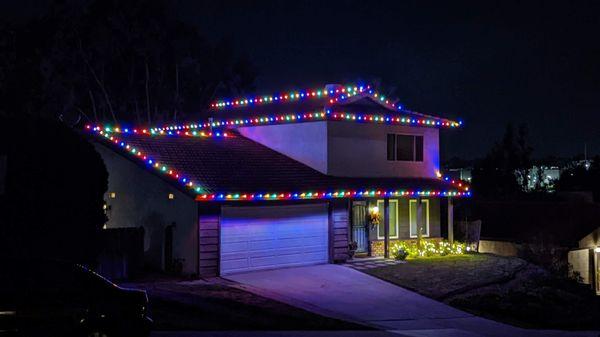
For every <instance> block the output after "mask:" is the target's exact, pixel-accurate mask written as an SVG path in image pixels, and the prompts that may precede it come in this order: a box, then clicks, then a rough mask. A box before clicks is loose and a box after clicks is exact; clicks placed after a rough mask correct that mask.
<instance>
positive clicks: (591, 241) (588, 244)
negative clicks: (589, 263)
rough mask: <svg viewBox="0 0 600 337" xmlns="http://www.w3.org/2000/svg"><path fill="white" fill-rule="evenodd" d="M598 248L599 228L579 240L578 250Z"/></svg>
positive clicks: (599, 240) (599, 245)
mask: <svg viewBox="0 0 600 337" xmlns="http://www.w3.org/2000/svg"><path fill="white" fill-rule="evenodd" d="M596 247H600V227H599V228H596V230H594V231H593V232H591V233H590V234H588V235H586V236H585V237H584V238H583V239H581V240H579V248H596Z"/></svg>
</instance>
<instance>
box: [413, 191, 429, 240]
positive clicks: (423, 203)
mask: <svg viewBox="0 0 600 337" xmlns="http://www.w3.org/2000/svg"><path fill="white" fill-rule="evenodd" d="M421 207H422V208H423V219H422V220H423V221H424V222H425V223H424V224H423V232H422V234H423V236H429V200H427V199H424V200H421ZM408 218H409V221H410V237H411V238H416V237H417V233H418V232H417V200H416V199H412V200H410V201H409V207H408Z"/></svg>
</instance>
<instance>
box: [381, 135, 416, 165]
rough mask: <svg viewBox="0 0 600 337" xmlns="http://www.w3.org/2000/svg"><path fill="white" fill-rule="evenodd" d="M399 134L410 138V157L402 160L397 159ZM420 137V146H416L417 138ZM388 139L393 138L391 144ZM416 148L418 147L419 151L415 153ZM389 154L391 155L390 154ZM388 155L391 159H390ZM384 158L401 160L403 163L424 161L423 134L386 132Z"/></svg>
mask: <svg viewBox="0 0 600 337" xmlns="http://www.w3.org/2000/svg"><path fill="white" fill-rule="evenodd" d="M391 136H393V137H391ZM400 136H406V137H411V138H412V159H410V160H404V159H398V143H399V142H398V138H399V137H400ZM419 138H420V139H421V142H420V146H417V144H418V143H419V141H417V139H419ZM390 139H393V144H390ZM390 147H392V149H391V153H390ZM417 148H420V150H421V151H420V153H419V154H417ZM390 154H391V155H390ZM390 157H391V158H392V159H390ZM386 160H387V161H401V162H405V163H422V162H424V161H425V136H424V135H415V134H405V133H386Z"/></svg>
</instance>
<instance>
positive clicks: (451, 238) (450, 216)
mask: <svg viewBox="0 0 600 337" xmlns="http://www.w3.org/2000/svg"><path fill="white" fill-rule="evenodd" d="M448 242H450V243H451V244H452V243H453V242H454V203H453V200H452V198H451V197H448Z"/></svg>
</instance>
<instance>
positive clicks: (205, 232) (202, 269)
mask: <svg viewBox="0 0 600 337" xmlns="http://www.w3.org/2000/svg"><path fill="white" fill-rule="evenodd" d="M198 226H199V230H198V243H199V246H198V250H199V256H198V275H199V276H200V277H216V276H219V268H220V252H221V251H220V248H221V244H220V240H221V205H219V204H206V205H202V204H201V205H200V208H199V212H198Z"/></svg>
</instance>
